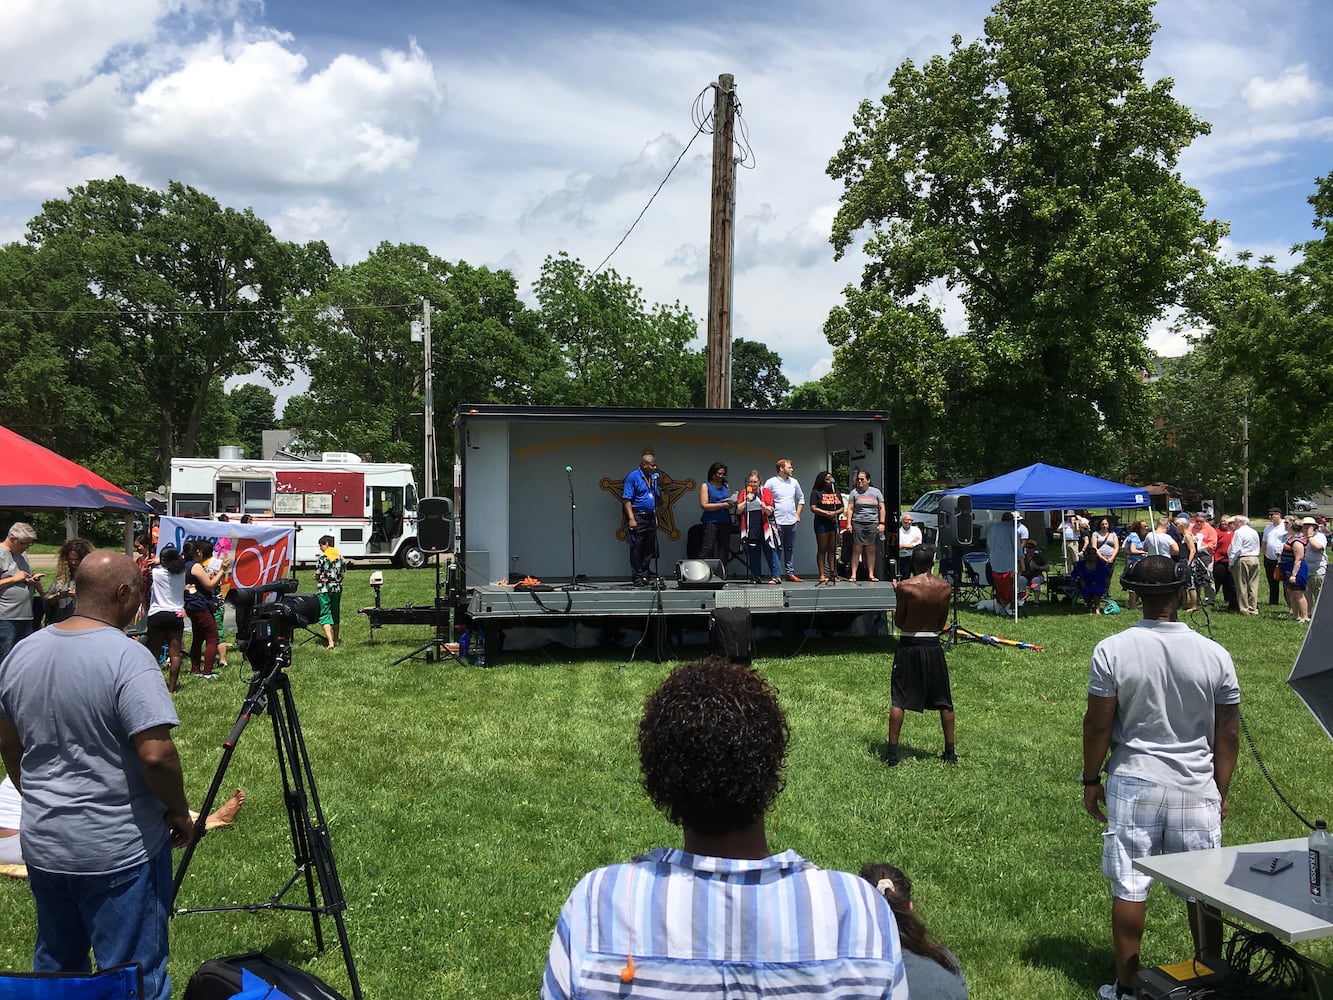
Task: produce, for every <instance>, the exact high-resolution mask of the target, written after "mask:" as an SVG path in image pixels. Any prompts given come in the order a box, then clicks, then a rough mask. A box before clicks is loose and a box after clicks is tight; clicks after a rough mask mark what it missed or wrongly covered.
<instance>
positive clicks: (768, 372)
mask: <svg viewBox="0 0 1333 1000" xmlns="http://www.w3.org/2000/svg"><path fill="white" fill-rule="evenodd" d="M789 392H791V382H789V381H788V380H787V376H786V375H783V374H782V355H780V354H778V352H777V351H775V350H773V349H772V348H770V347H766V346H764V345H763V344H759V343H756V342H755V341H753V340H745V339H744V338H741V337H737V338H736V339H735V340H733V341H732V342H731V405H732V406H733V407H735V408H736V409H739V410H775V409H777V408H778V407H779V406H781V405H782V403H783V400H785V399H786V398H787V394H788V393H789Z"/></svg>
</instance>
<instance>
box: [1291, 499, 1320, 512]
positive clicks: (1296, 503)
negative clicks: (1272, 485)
mask: <svg viewBox="0 0 1333 1000" xmlns="http://www.w3.org/2000/svg"><path fill="white" fill-rule="evenodd" d="M1291 505H1292V507H1294V508H1295V509H1296V510H1299V511H1300V512H1301V513H1303V514H1308V513H1309V512H1310V511H1312V510H1318V509H1319V504H1317V503H1315V502H1314V501H1313V500H1293V501H1292V502H1291Z"/></svg>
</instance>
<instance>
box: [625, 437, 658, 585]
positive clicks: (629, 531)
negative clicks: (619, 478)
mask: <svg viewBox="0 0 1333 1000" xmlns="http://www.w3.org/2000/svg"><path fill="white" fill-rule="evenodd" d="M657 475H658V474H657V455H656V454H655V453H654V451H653V449H652V448H651V447H647V448H644V449H643V452H642V453H641V454H640V455H639V467H638V468H637V469H635V470H634V471H633V472H631V473H630V474H629V475H628V476H626V477H625V489H624V492H623V493H621V499H622V501H623V502H624V505H625V540H626V541H628V542H629V569H630V575H631V576H632V577H633V578H634V585H635V586H636V587H645V586H647V585H648V575H649V563H650V561H651V560H652V558H653V556H654V555H656V554H657V502H658V501H659V500H661V499H662V493H661V490H659V489H658V486H657Z"/></svg>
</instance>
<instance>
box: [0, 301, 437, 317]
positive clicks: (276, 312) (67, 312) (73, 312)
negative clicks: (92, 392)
mask: <svg viewBox="0 0 1333 1000" xmlns="http://www.w3.org/2000/svg"><path fill="white" fill-rule="evenodd" d="M419 308H421V304H420V303H419V302H390V303H386V304H383V305H381V304H373V305H363V306H355V305H353V306H331V305H322V306H295V307H292V308H282V309H268V308H265V309H159V308H157V307H156V306H121V305H113V306H111V307H110V308H103V309H16V308H12V307H7V306H0V316H102V317H106V318H111V317H112V316H116V315H119V314H122V313H130V314H140V313H151V314H152V315H154V316H295V315H299V314H301V313H319V312H329V311H335V312H342V313H349V312H369V311H370V310H372V309H382V310H389V309H407V310H415V309H419Z"/></svg>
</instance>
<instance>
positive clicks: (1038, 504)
mask: <svg viewBox="0 0 1333 1000" xmlns="http://www.w3.org/2000/svg"><path fill="white" fill-rule="evenodd" d="M959 492H960V493H966V494H967V496H968V497H969V498H970V499H971V501H972V506H973V507H974V508H979V509H981V510H1012V511H1022V510H1064V509H1066V508H1069V507H1148V506H1151V501H1150V498H1149V496H1148V491H1147V489H1146V488H1144V487H1142V486H1125V485H1124V484H1123V483H1113V482H1111V481H1110V480H1109V479H1098V478H1097V477H1096V476H1086V475H1084V474H1083V473H1081V472H1073V471H1071V470H1069V469H1062V468H1060V467H1059V466H1057V465H1046V464H1045V463H1044V462H1037V463H1036V464H1035V465H1029V466H1026V467H1025V468H1022V469H1016V470H1015V471H1013V472H1006V473H1005V474H1004V475H1003V476H996V477H995V478H994V479H987V480H986V481H984V482H980V483H975V484H973V485H972V486H969V487H967V488H966V489H965V490H960V491H959ZM1014 551H1015V552H1017V551H1018V521H1017V520H1015V521H1014ZM1017 604H1018V602H1017V601H1015V602H1014V605H1015V607H1014V620H1015V621H1017V620H1018V607H1017Z"/></svg>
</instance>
